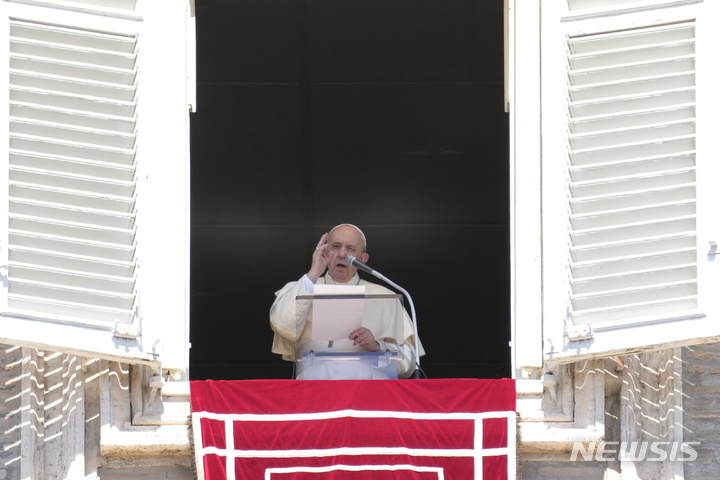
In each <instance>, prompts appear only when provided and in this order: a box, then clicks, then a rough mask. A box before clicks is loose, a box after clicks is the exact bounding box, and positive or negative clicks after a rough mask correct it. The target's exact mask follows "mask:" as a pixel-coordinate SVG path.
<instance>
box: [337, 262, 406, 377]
mask: <svg viewBox="0 0 720 480" xmlns="http://www.w3.org/2000/svg"><path fill="white" fill-rule="evenodd" d="M345 263H347V264H348V265H350V266H352V267H355V268H357V269H358V270H362V271H363V272H367V273H369V274H370V275H373V276H375V277H377V278H379V279H380V280H383V281H385V282H387V283H388V284H389V285H391V286H393V287H395V288H397V289H398V290H400V291H401V292H402V293H403V294H404V295H405V298H407V299H408V303H409V304H410V318H411V319H412V326H413V333H414V334H415V341H416V342H417V345H415V374H414V378H420V348H419V346H420V336H419V335H418V327H417V316H416V315H415V304H414V303H413V301H412V297H411V296H410V293H408V291H407V290H405V289H404V288H403V287H401V286H400V285H398V284H397V283H395V282H393V281H392V280H390V279H389V278H387V277H386V276H385V275H383V274H382V273H380V272H378V271H377V270H373V269H372V268H370V267H368V266H367V265H365V264H364V263H363V262H361V261H360V260H358V259H357V258H355V257H354V256H353V255H348V256H346V257H345Z"/></svg>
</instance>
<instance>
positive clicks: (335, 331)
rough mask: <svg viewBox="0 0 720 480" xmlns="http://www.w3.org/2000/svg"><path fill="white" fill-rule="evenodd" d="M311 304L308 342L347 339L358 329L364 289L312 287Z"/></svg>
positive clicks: (361, 313) (332, 286)
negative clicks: (310, 340) (310, 327)
mask: <svg viewBox="0 0 720 480" xmlns="http://www.w3.org/2000/svg"><path fill="white" fill-rule="evenodd" d="M312 305H313V306H312V308H313V315H312V323H313V327H312V340H318V341H324V342H329V341H334V340H342V339H347V338H348V335H350V332H352V331H353V330H357V329H358V328H360V327H361V326H362V321H363V315H364V314H365V286H364V285H315V289H314V291H313V304H312Z"/></svg>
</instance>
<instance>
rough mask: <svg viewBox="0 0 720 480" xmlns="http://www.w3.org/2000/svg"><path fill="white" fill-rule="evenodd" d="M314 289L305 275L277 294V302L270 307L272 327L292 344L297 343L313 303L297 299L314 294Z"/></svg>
mask: <svg viewBox="0 0 720 480" xmlns="http://www.w3.org/2000/svg"><path fill="white" fill-rule="evenodd" d="M308 282H309V286H310V290H309V291H308ZM312 287H313V283H312V281H311V280H310V279H309V278H307V275H304V276H303V278H301V279H300V280H299V281H297V282H290V283H288V284H287V285H285V286H284V287H283V288H282V289H281V290H279V291H277V292H276V293H275V301H274V302H273V304H272V307H270V326H271V327H272V329H273V330H274V331H275V332H277V333H278V334H279V335H280V336H282V337H284V338H287V339H288V340H290V341H292V342H295V341H297V337H298V336H299V335H300V334H301V333H302V331H303V328H304V327H305V320H306V319H307V312H308V310H309V309H310V306H311V305H312V302H311V301H310V300H303V301H301V302H298V301H297V300H296V297H297V296H298V295H303V294H309V293H312ZM298 309H299V310H298Z"/></svg>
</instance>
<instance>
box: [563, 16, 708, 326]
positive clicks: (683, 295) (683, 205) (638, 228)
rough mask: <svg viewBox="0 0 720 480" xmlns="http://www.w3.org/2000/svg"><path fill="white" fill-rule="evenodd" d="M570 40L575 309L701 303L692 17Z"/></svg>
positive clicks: (623, 310) (615, 317)
mask: <svg viewBox="0 0 720 480" xmlns="http://www.w3.org/2000/svg"><path fill="white" fill-rule="evenodd" d="M567 46H568V52H567V66H568V83H569V85H568V91H567V95H568V112H567V115H568V132H569V133H568V149H569V155H568V158H569V165H568V178H569V190H568V199H569V201H568V211H569V217H568V225H569V232H570V235H569V264H570V276H571V279H570V288H571V292H570V298H571V301H570V307H569V310H570V316H571V318H572V321H573V322H574V324H575V325H585V324H588V323H590V324H592V328H596V326H610V325H613V324H615V323H625V322H628V321H632V322H633V323H642V322H647V321H655V320H658V319H661V318H671V317H677V316H687V315H696V314H697V307H698V298H697V295H698V287H697V282H698V273H697V234H696V210H697V208H696V168H695V167H696V161H695V123H696V119H695V25H694V22H683V23H677V24H673V25H665V26H659V27H648V28H634V29H628V30H623V31H618V32H611V33H598V34H591V35H583V36H578V37H569V38H568V42H567Z"/></svg>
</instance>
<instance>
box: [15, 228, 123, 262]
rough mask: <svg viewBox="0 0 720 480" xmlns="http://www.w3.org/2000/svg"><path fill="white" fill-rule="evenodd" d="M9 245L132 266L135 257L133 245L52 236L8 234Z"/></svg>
mask: <svg viewBox="0 0 720 480" xmlns="http://www.w3.org/2000/svg"><path fill="white" fill-rule="evenodd" d="M10 243H11V244H13V245H16V247H15V248H16V249H18V248H20V247H17V245H22V246H23V247H22V248H25V249H28V250H31V251H37V250H41V251H47V252H55V253H56V254H59V255H72V256H76V257H83V258H88V259H94V260H102V261H105V262H122V263H124V264H127V265H132V261H133V257H134V255H135V248H134V246H133V245H113V244H108V243H100V242H90V241H86V240H75V239H69V238H63V237H57V236H52V235H44V236H42V235H31V234H28V233H25V232H13V233H11V234H10Z"/></svg>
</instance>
